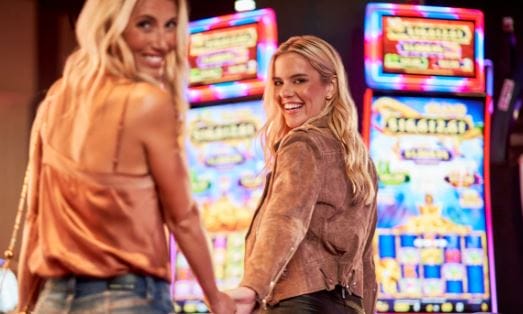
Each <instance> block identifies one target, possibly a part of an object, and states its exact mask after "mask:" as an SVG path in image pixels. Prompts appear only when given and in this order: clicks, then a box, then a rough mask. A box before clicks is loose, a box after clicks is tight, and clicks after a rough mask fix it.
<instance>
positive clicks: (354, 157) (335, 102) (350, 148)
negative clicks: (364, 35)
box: [261, 35, 375, 204]
mask: <svg viewBox="0 0 523 314" xmlns="http://www.w3.org/2000/svg"><path fill="white" fill-rule="evenodd" d="M290 52H293V53H297V54H299V55H300V56H302V57H304V58H305V59H306V60H307V61H308V62H309V63H310V64H311V66H312V67H313V68H314V69H315V70H316V71H318V73H319V74H320V77H321V80H322V82H323V83H325V84H327V83H328V82H331V81H332V80H335V81H336V84H335V93H334V95H333V97H332V98H331V99H330V100H327V104H326V106H325V108H324V109H323V110H322V112H321V113H320V114H319V116H318V117H316V118H314V119H311V120H309V121H308V122H311V121H313V120H315V119H317V118H320V117H323V116H328V117H329V122H328V124H329V128H330V130H331V131H332V133H333V134H334V135H335V136H336V138H337V139H339V140H340V142H341V144H342V146H343V152H344V160H345V171H346V173H347V177H348V179H349V181H350V182H351V184H352V186H353V192H354V200H353V203H354V204H362V203H365V204H369V203H370V202H371V201H372V198H373V197H374V193H375V188H374V184H373V180H372V177H371V174H370V172H369V166H370V165H369V163H371V161H370V159H369V154H368V151H367V148H366V147H365V144H364V143H363V140H362V138H361V136H360V134H359V133H358V112H357V110H356V106H355V104H354V101H353V99H352V96H351V94H350V91H349V85H348V80H347V74H346V73H345V68H344V67H343V62H342V61H341V58H340V56H339V54H338V52H337V51H336V50H335V49H334V48H333V47H332V46H331V45H330V44H329V43H327V42H326V41H324V40H323V39H321V38H318V37H315V36H311V35H305V36H294V37H291V38H289V39H288V40H287V41H285V42H284V43H282V44H281V45H280V46H279V47H278V49H277V50H276V52H275V53H274V54H273V56H272V58H271V61H270V65H269V73H268V76H267V77H268V79H269V80H271V79H272V77H273V76H274V74H273V73H274V62H275V61H276V59H277V58H278V57H279V56H281V55H283V54H286V53H290ZM263 103H264V107H265V110H266V112H267V121H266V123H265V125H264V126H263V127H262V129H261V134H262V147H263V150H264V153H265V159H266V164H267V165H268V166H269V167H270V168H272V164H273V163H274V157H275V154H276V150H275V148H274V145H275V144H276V143H277V142H278V141H280V140H281V139H282V138H283V137H284V136H285V135H286V134H287V133H288V132H289V131H290V129H289V128H288V127H287V125H286V124H285V120H284V117H283V112H282V110H281V108H280V106H279V104H278V103H276V102H275V97H274V85H273V84H267V85H266V88H265V91H264V94H263Z"/></svg>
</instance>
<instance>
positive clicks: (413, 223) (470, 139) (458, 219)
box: [363, 4, 497, 313]
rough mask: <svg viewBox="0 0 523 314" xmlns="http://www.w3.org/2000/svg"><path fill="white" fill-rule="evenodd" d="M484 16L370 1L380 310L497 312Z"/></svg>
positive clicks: (370, 130)
mask: <svg viewBox="0 0 523 314" xmlns="http://www.w3.org/2000/svg"><path fill="white" fill-rule="evenodd" d="M482 19H483V15H482V14H481V12H479V11H477V10H465V9H454V8H442V7H427V6H412V5H393V4H369V5H368V6H367V16H366V25H365V35H366V37H365V51H366V78H367V84H368V86H369V87H370V88H368V89H367V91H366V94H365V100H364V102H365V105H364V115H363V135H364V138H365V139H366V141H367V143H368V147H369V152H370V154H371V157H372V159H373V161H374V163H375V165H376V168H377V171H378V178H379V187H378V189H379V190H378V225H377V230H376V237H375V243H374V244H375V252H376V255H375V262H376V273H377V276H378V282H379V292H378V303H377V307H376V309H377V311H378V312H380V313H404V312H410V313H434V312H436V313H474V312H491V311H493V312H495V311H496V310H497V304H496V296H495V280H494V278H495V277H494V264H493V263H494V260H493V245H492V242H493V241H492V235H491V234H492V233H491V228H492V225H491V219H490V211H491V208H490V195H489V189H488V186H489V167H488V165H489V161H488V156H489V154H488V152H489V149H490V148H489V147H490V142H489V137H488V134H489V127H490V116H489V112H488V108H487V107H488V106H487V104H488V103H489V102H490V97H489V95H487V94H486V93H485V75H484V69H483V68H484V60H483V57H482V56H483V55H482V49H483V48H482V42H483V38H482V34H483V29H482V28H481V27H482V25H483V20H482ZM478 37H479V38H478ZM478 43H481V44H480V45H478ZM473 47H474V48H473ZM478 56H479V57H478Z"/></svg>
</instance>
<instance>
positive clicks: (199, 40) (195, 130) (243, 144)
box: [171, 9, 277, 313]
mask: <svg viewBox="0 0 523 314" xmlns="http://www.w3.org/2000/svg"><path fill="white" fill-rule="evenodd" d="M190 32H191V37H190V49H189V65H190V86H189V87H190V88H189V94H188V96H189V100H190V103H191V109H190V110H189V112H188V115H187V122H186V126H187V132H186V143H185V147H186V153H187V156H188V164H189V169H190V174H191V186H192V192H193V197H194V199H195V200H196V202H197V203H198V206H199V209H200V213H201V217H202V221H203V224H204V226H205V229H206V230H207V232H208V235H209V237H210V247H211V254H212V258H213V262H214V266H215V269H214V271H215V274H216V277H217V284H218V287H219V288H220V289H222V290H223V289H230V288H234V287H237V286H238V284H239V282H240V280H241V277H242V275H243V255H244V254H243V253H244V238H245V233H246V232H247V228H248V227H249V224H250V221H251V218H252V214H253V213H254V210H255V208H256V206H257V205H258V201H259V200H260V198H261V194H262V189H263V179H264V178H263V177H261V174H262V173H263V167H264V160H263V153H262V150H261V146H260V143H259V142H258V140H257V136H258V131H259V130H260V128H261V126H262V125H263V123H264V122H265V113H264V110H263V106H262V101H261V99H260V98H261V95H262V93H263V88H264V84H265V76H266V71H267V66H268V63H269V60H270V57H271V56H272V53H273V52H274V51H275V50H276V45H277V38H276V24H275V17H274V12H273V11H272V10H271V9H262V10H257V11H250V12H242V13H237V14H232V15H226V16H220V17H214V18H209V19H205V20H200V21H195V22H191V24H190ZM171 243H172V245H171V248H172V250H171V261H172V266H173V270H172V275H173V285H172V290H171V293H172V296H173V299H174V303H175V310H176V312H177V313H180V312H182V313H207V312H208V310H207V307H206V306H205V303H204V301H203V293H202V291H201V288H200V286H199V284H198V282H197V281H196V279H195V277H194V275H193V274H192V272H191V270H190V267H189V265H188V263H187V260H186V259H185V257H184V256H183V254H182V253H181V252H180V251H179V250H177V247H176V243H175V242H174V241H172V242H171Z"/></svg>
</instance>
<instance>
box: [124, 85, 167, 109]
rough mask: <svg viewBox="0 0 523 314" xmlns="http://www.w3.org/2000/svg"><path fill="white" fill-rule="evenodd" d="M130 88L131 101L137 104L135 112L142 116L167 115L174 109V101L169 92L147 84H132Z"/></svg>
mask: <svg viewBox="0 0 523 314" xmlns="http://www.w3.org/2000/svg"><path fill="white" fill-rule="evenodd" d="M129 88H131V90H130V94H129V97H130V98H129V101H130V103H132V104H135V106H136V107H138V108H135V110H138V111H140V112H141V113H142V114H147V113H153V114H154V113H162V112H163V113H166V112H170V111H172V110H173V109H174V107H173V103H172V102H173V99H172V97H171V95H170V94H169V92H167V91H165V90H163V89H161V88H160V87H158V86H155V85H153V84H150V83H147V82H139V83H135V84H132V85H131V86H130V87H129Z"/></svg>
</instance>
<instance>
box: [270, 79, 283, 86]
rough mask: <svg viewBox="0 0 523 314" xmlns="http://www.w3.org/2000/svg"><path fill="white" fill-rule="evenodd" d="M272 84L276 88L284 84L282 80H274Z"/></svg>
mask: <svg viewBox="0 0 523 314" xmlns="http://www.w3.org/2000/svg"><path fill="white" fill-rule="evenodd" d="M272 83H273V84H274V86H281V85H282V84H283V82H282V81H281V80H272Z"/></svg>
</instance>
